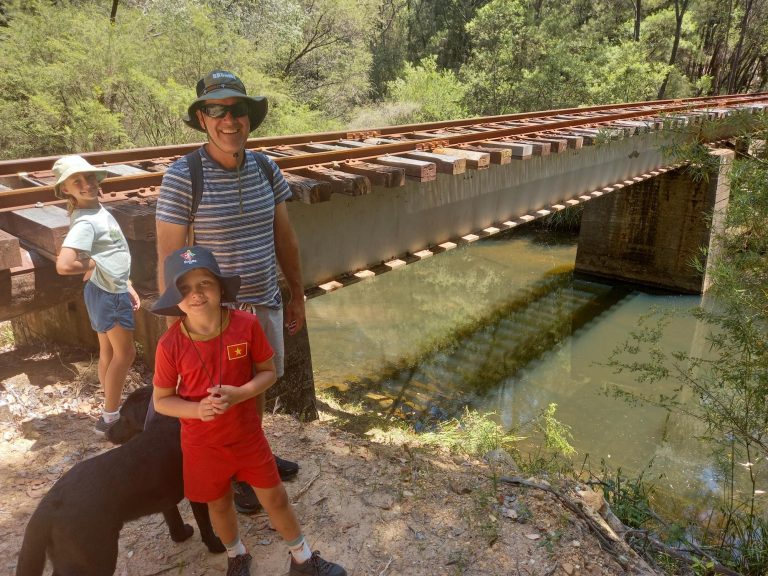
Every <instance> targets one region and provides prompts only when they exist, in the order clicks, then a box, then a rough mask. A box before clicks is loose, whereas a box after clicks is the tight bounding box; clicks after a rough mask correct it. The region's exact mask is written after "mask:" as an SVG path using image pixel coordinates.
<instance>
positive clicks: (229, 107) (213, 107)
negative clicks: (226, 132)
mask: <svg viewBox="0 0 768 576" xmlns="http://www.w3.org/2000/svg"><path fill="white" fill-rule="evenodd" d="M200 110H202V111H203V114H205V115H206V116H208V117H209V118H224V116H226V115H227V112H231V113H232V117H233V118H240V117H241V116H247V115H248V104H246V103H245V102H237V103H235V104H206V105H205V106H200Z"/></svg>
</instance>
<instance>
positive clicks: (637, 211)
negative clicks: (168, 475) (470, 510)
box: [0, 94, 768, 417]
mask: <svg viewBox="0 0 768 576" xmlns="http://www.w3.org/2000/svg"><path fill="white" fill-rule="evenodd" d="M767 108H768V94H754V95H732V96H719V97H713V98H707V99H689V100H675V101H655V102H644V103H633V104H623V105H606V106H598V107H593V108H577V109H568V110H555V111H548V112H536V113H525V114H515V115H508V116H496V117H488V118H475V119H468V120H455V121H447V122H439V123H433V124H429V125H411V126H396V127H388V128H383V129H377V130H370V131H361V132H354V133H351V132H336V133H318V134H309V135H299V136H288V137H282V138H255V139H252V140H249V142H248V147H249V148H251V149H255V150H260V151H262V152H264V153H265V154H268V155H269V156H271V157H272V158H273V159H274V160H275V162H276V163H277V164H278V166H280V168H281V169H282V170H283V172H284V174H285V176H286V180H287V181H288V183H289V185H290V187H291V190H292V192H293V198H292V201H291V202H289V205H288V208H289V213H290V217H291V221H292V223H293V225H294V227H295V229H296V232H297V234H298V237H299V242H300V246H301V253H302V267H303V273H304V280H305V295H306V297H308V298H311V297H315V296H318V295H322V294H325V293H327V292H330V291H333V290H336V289H339V288H342V287H344V286H347V285H349V284H351V283H355V282H360V281H364V280H365V279H366V278H369V277H371V276H375V275H377V274H382V273H385V272H388V271H390V270H393V269H396V268H398V267H401V266H404V265H406V264H410V263H413V262H418V261H419V260H422V259H424V258H428V257H431V256H434V255H436V254H439V253H440V252H443V251H446V250H450V249H452V248H454V247H456V246H457V245H459V244H460V243H467V242H473V241H475V240H478V239H480V238H482V237H485V236H489V235H493V234H497V233H499V232H502V231H504V230H509V229H511V228H514V227H516V226H521V225H525V224H526V223H528V222H531V221H533V220H536V219H538V218H542V217H544V216H547V215H549V214H552V213H553V212H556V211H560V210H563V209H565V208H568V207H572V206H577V205H583V206H584V212H583V215H582V225H581V232H580V238H579V245H578V252H577V262H576V269H577V271H579V272H584V273H588V274H592V275H597V276H603V277H606V278H612V279H618V280H624V281H629V282H634V283H640V284H646V285H651V286H655V287H660V288H666V289H670V290H675V291H680V292H689V293H690V292H694V293H695V292H703V291H705V290H706V288H707V276H706V272H704V273H702V272H698V271H696V270H695V269H694V268H693V267H692V266H691V261H692V260H693V259H694V258H697V257H700V256H701V254H702V248H710V243H711V238H712V230H713V226H712V224H713V223H714V224H715V225H717V222H718V218H717V215H718V214H720V213H721V212H722V209H723V208H724V207H725V206H726V205H727V202H728V178H727V172H728V166H729V163H730V161H731V159H732V158H733V156H734V152H733V150H731V149H729V148H732V147H733V144H731V143H729V142H733V141H734V140H733V139H734V138H735V137H736V136H738V135H739V134H741V133H743V131H744V130H748V129H749V126H750V125H751V123H753V122H754V121H756V120H757V119H758V118H759V117H760V116H761V115H762V116H763V117H764V115H765V112H766V109H767ZM691 138H696V139H698V140H699V141H707V142H710V143H711V144H710V146H711V151H710V154H711V159H712V162H711V166H710V167H709V171H710V177H709V178H708V179H703V180H702V179H697V178H693V177H691V176H690V175H689V174H688V173H687V172H686V170H685V167H684V166H681V165H680V164H678V163H676V161H675V160H672V159H670V158H671V157H670V155H669V154H668V153H666V152H665V150H667V149H669V148H673V147H675V146H677V145H680V144H681V143H684V142H686V141H689V140H690V139H691ZM197 146H198V145H196V144H195V145H185V146H173V147H161V148H149V149H134V150H123V151H112V152H93V153H87V154H83V156H85V157H86V158H88V160H89V161H90V162H91V163H92V164H96V165H103V166H104V167H105V169H106V170H107V171H108V178H107V179H105V180H104V181H103V183H102V191H103V202H104V203H105V205H106V206H107V208H108V209H109V210H110V211H111V212H112V213H113V214H114V216H115V217H116V219H117V220H118V222H119V223H120V225H121V227H122V229H123V231H124V233H125V235H126V237H127V238H128V241H129V244H130V246H131V251H132V256H133V263H134V264H133V270H132V279H133V282H134V285H135V286H136V288H137V290H138V291H139V293H140V295H141V296H142V298H143V302H144V305H143V307H142V310H141V311H140V312H139V313H138V314H137V330H136V340H137V342H139V343H140V344H141V347H140V350H142V351H143V352H144V356H145V360H147V361H148V363H149V364H150V365H151V363H152V351H153V350H154V345H155V343H156V341H157V338H159V336H160V334H161V333H162V331H163V329H164V321H162V320H161V319H159V318H157V317H155V316H153V315H152V314H151V313H149V312H148V307H149V304H151V302H152V301H153V300H154V298H156V296H157V295H156V284H155V270H156V266H157V258H156V253H155V225H154V205H155V201H156V196H157V191H158V188H159V185H160V181H161V179H162V173H163V172H164V170H165V169H166V168H167V167H168V166H169V165H170V164H171V163H172V162H173V161H175V160H176V159H177V158H178V157H179V156H181V155H183V154H186V153H187V152H189V151H191V150H193V149H194V148H196V147H197ZM55 159H56V158H54V157H48V158H31V159H24V160H13V161H0V294H2V297H0V320H9V319H10V320H12V325H13V329H14V334H15V336H16V338H17V341H19V342H22V343H23V342H25V341H27V340H32V339H35V338H46V339H53V340H60V341H63V342H67V343H78V344H83V345H86V346H93V347H96V346H97V344H96V339H95V335H94V334H93V333H92V331H91V330H90V325H89V323H88V319H87V314H86V312H85V309H84V305H83V304H82V297H81V291H82V282H81V281H80V279H79V278H73V277H61V276H58V275H57V274H56V272H55V268H54V266H53V260H54V259H55V256H56V253H57V251H58V249H59V248H60V246H61V242H62V240H63V238H64V236H65V235H66V232H67V229H68V224H69V220H68V217H67V215H66V212H65V210H64V208H63V207H62V202H61V201H59V200H57V199H56V198H55V197H54V195H53V188H52V185H51V184H52V181H53V174H52V172H51V167H52V165H53V162H54V161H55ZM712 214H715V218H714V219H711V218H710V216H711V215H712ZM287 342H288V343H289V346H288V350H287V354H288V356H287V363H288V365H289V367H288V369H287V371H286V372H287V374H288V376H287V377H286V378H288V379H289V380H286V381H285V382H281V383H278V386H277V387H276V390H275V394H277V395H278V396H279V395H281V394H282V395H283V397H284V398H286V397H289V396H291V397H292V395H291V394H287V391H289V390H304V391H309V390H313V382H312V370H311V359H310V355H309V345H308V339H307V335H306V333H304V334H302V335H300V336H299V337H298V338H297V337H293V338H289V339H287ZM310 404H311V402H308V401H307V400H306V395H305V399H304V400H301V399H299V397H298V396H297V397H296V398H293V399H291V398H289V399H288V400H287V401H284V405H285V406H286V407H287V408H288V409H289V410H291V411H294V412H298V413H304V414H305V415H306V416H308V417H312V415H313V410H314V408H313V405H310Z"/></svg>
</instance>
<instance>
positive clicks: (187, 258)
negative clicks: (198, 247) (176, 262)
mask: <svg viewBox="0 0 768 576" xmlns="http://www.w3.org/2000/svg"><path fill="white" fill-rule="evenodd" d="M179 256H181V259H182V260H184V263H185V264H194V263H195V262H197V260H195V253H194V252H192V250H187V251H186V252H182V253H181V254H179Z"/></svg>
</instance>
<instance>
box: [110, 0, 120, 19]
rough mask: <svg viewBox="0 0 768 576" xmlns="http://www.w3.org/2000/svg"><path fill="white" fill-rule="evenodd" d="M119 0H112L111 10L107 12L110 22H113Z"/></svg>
mask: <svg viewBox="0 0 768 576" xmlns="http://www.w3.org/2000/svg"><path fill="white" fill-rule="evenodd" d="M118 2H120V0H112V12H110V14H109V21H110V22H112V24H114V23H115V18H117V4H118Z"/></svg>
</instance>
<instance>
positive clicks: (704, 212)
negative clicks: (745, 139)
mask: <svg viewBox="0 0 768 576" xmlns="http://www.w3.org/2000/svg"><path fill="white" fill-rule="evenodd" d="M711 156H712V157H713V158H714V160H715V162H714V166H713V167H712V168H711V170H710V171H709V173H708V177H707V178H701V179H696V178H694V177H693V175H692V174H691V173H689V172H688V171H687V170H686V169H685V168H678V169H676V170H671V171H669V172H667V173H665V174H662V175H660V176H657V177H656V178H652V179H649V180H646V181H644V182H641V183H638V184H633V185H631V186H628V187H626V188H624V189H622V190H619V191H615V192H612V193H611V194H607V195H605V196H602V197H600V198H596V199H595V200H593V201H591V202H588V203H586V205H585V206H584V213H583V216H582V220H581V232H580V234H579V244H578V249H577V253H576V272H578V273H584V274H589V275H592V276H600V277H604V278H610V279H613V280H622V281H626V282H631V283H635V284H643V285H647V286H653V287H657V288H662V289H667V290H672V291H675V292H683V293H694V294H701V293H703V292H706V290H707V288H709V284H710V280H709V278H708V274H707V270H708V269H709V268H710V266H711V263H712V262H713V261H714V259H715V258H716V257H717V251H716V246H715V245H714V238H715V235H716V234H717V232H718V231H720V230H721V228H722V223H723V218H724V214H725V209H726V208H727V206H728V198H729V194H730V181H729V174H730V167H731V164H732V162H733V158H734V152H733V151H732V150H727V149H718V150H713V151H712V152H711ZM697 260H698V261H702V260H704V263H705V266H704V271H703V272H702V271H701V270H697V269H696V267H694V266H693V262H694V261H697Z"/></svg>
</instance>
